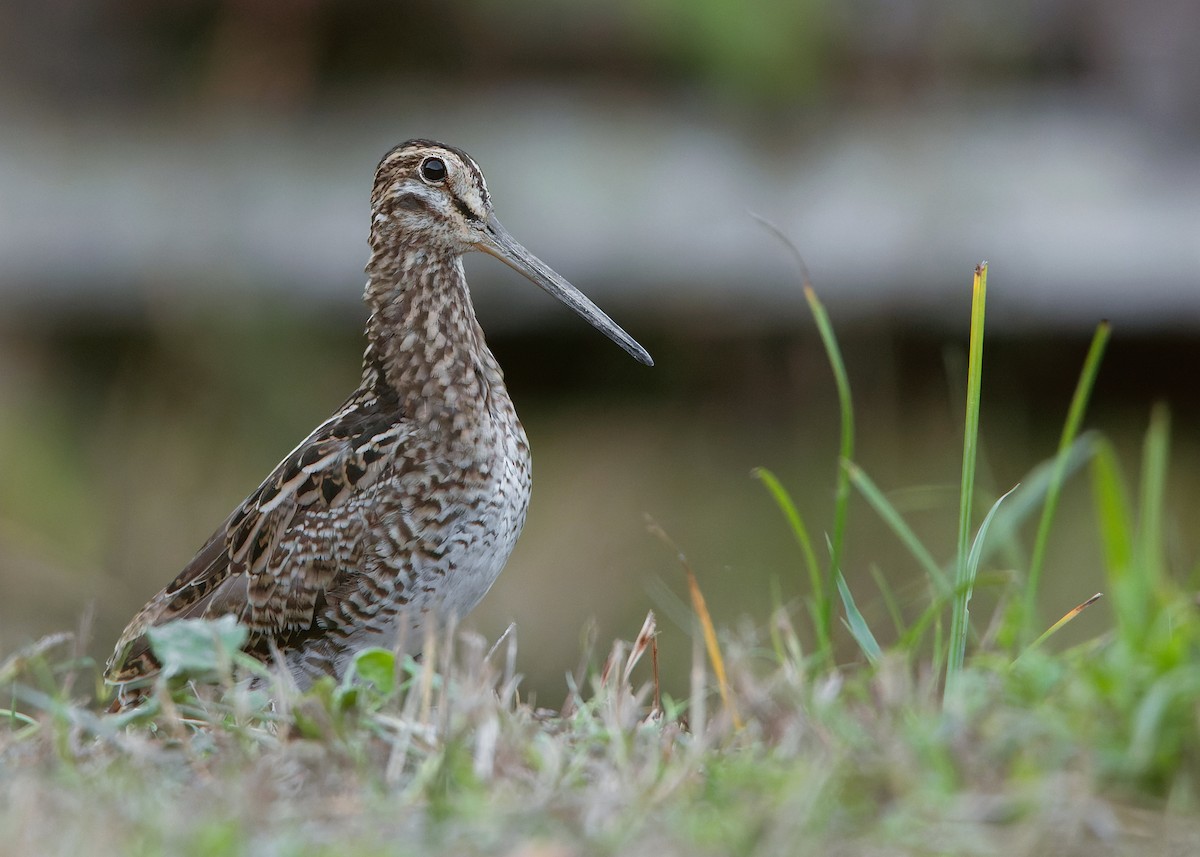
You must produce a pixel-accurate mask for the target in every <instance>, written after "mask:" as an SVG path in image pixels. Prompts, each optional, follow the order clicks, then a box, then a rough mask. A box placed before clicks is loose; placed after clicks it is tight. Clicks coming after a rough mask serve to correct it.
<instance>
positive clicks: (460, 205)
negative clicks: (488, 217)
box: [454, 199, 480, 223]
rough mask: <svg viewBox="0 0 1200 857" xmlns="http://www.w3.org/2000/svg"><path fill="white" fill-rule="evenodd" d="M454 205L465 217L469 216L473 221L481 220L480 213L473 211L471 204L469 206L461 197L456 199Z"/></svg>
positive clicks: (468, 218)
mask: <svg viewBox="0 0 1200 857" xmlns="http://www.w3.org/2000/svg"><path fill="white" fill-rule="evenodd" d="M454 207H455V208H457V209H458V213H459V214H461V215H462V216H463V217H465V218H467V220H470V221H471V222H472V223H478V222H479V220H480V218H479V215H478V214H476V213H475V212H473V211H471V208H470V206H468V205H467V204H466V203H465V202H463V201H462V200H461V199H455V200H454Z"/></svg>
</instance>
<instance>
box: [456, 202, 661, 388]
mask: <svg viewBox="0 0 1200 857" xmlns="http://www.w3.org/2000/svg"><path fill="white" fill-rule="evenodd" d="M481 232H482V236H481V240H480V242H479V245H478V246H479V249H480V250H482V251H483V252H485V253H488V254H490V255H492V256H495V257H496V258H497V259H499V260H500V261H501V262H503V263H504V264H506V265H508V266H509V267H510V268H512V269H513V270H514V271H517V272H518V273H520V274H522V275H523V276H525V277H527V278H528V279H529V280H530V281H531V282H533V283H534V284H536V285H538V286H541V287H542V288H543V289H545V290H546V291H547V292H549V293H550V294H552V295H554V297H556V298H558V299H559V300H560V301H562V302H563V303H565V304H566V305H567V306H569V307H570V308H571V309H573V310H575V312H577V313H579V315H581V316H583V318H584V319H585V320H586V321H587V322H588V323H589V324H591V325H592V327H594V328H596V329H597V330H599V331H600V332H601V333H603V334H604V335H605V336H607V337H608V338H609V339H611V340H612V341H613V342H615V343H617V345H619V346H621V347H622V348H624V349H625V350H626V351H628V352H629V354H630V355H631V356H632V357H633V358H634V359H635V360H637V361H639V362H641V363H645V364H646V365H647V366H653V365H654V360H653V359H652V358H651V357H650V354H649V353H648V352H647V351H646V349H645V348H642V346H641V345H639V344H638V342H637V340H636V339H634V338H633V337H632V336H630V335H629V334H628V333H626V332H625V331H624V330H622V329H621V328H620V326H619V325H618V324H617V323H616V322H615V321H613V320H612V319H611V318H609V317H608V316H607V315H606V314H605V312H604V310H602V309H600V307H598V306H596V305H595V304H594V303H592V302H591V301H590V300H588V298H587V297H586V296H585V295H584V294H583V292H581V291H579V289H577V288H575V287H574V286H572V285H571V284H570V283H568V282H567V281H566V280H564V279H563V278H562V277H560V276H559V275H558V274H556V273H554V271H553V270H551V268H550V266H549V265H547V264H546V263H545V262H543V261H542V260H541V259H539V258H538V257H537V256H534V255H533V254H532V253H530V252H529V251H528V250H526V249H525V248H524V247H522V246H521V244H520V242H519V241H517V239H516V238H513V237H512V236H511V235H509V234H508V230H507V229H505V228H504V227H503V226H501V225H500V221H499V220H497V219H496V218H495V217H494V216H493V217H489V218H488V222H487V224H486V225H485V226H484V227H483V229H482V230H481Z"/></svg>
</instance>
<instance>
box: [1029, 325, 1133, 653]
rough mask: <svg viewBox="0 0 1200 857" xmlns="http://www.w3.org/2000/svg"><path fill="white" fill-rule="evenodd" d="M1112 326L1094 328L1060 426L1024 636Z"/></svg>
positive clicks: (1031, 574) (1035, 550) (1033, 618)
mask: <svg viewBox="0 0 1200 857" xmlns="http://www.w3.org/2000/svg"><path fill="white" fill-rule="evenodd" d="M1111 329H1112V328H1111V326H1110V325H1109V323H1108V322H1107V321H1102V322H1100V324H1099V325H1098V326H1097V327H1096V333H1095V334H1094V335H1093V336H1092V344H1091V346H1090V347H1089V348H1088V353H1087V357H1085V358H1084V361H1083V369H1082V370H1081V371H1080V373H1079V382H1078V383H1077V384H1076V386H1075V395H1074V396H1072V397H1071V406H1070V407H1069V408H1068V409H1067V420H1066V422H1065V423H1064V424H1063V430H1062V436H1061V437H1060V438H1059V441H1058V454H1057V455H1056V456H1055V458H1054V467H1053V470H1052V473H1051V478H1050V484H1049V487H1048V488H1047V491H1046V502H1045V504H1044V505H1043V506H1042V517H1041V519H1040V520H1039V521H1038V528H1037V536H1036V537H1035V539H1034V542H1033V555H1032V556H1031V557H1030V559H1029V574H1028V576H1027V578H1026V584H1025V605H1024V610H1023V614H1024V615H1023V616H1022V621H1023V624H1024V630H1023V632H1022V636H1023V637H1028V635H1029V634H1030V632H1031V630H1032V628H1033V626H1034V624H1036V622H1037V596H1038V586H1039V584H1040V583H1041V577H1042V565H1043V563H1044V562H1045V559H1046V545H1047V543H1048V542H1049V540H1050V527H1051V525H1052V524H1053V522H1054V513H1055V511H1056V510H1057V509H1058V498H1059V495H1060V494H1061V493H1062V486H1063V483H1064V481H1065V480H1066V475H1067V452H1068V450H1069V449H1070V448H1071V446H1072V444H1073V443H1074V442H1075V438H1076V436H1077V435H1078V434H1079V428H1080V426H1081V425H1082V423H1083V416H1084V414H1085V413H1086V412H1087V405H1088V400H1089V399H1090V398H1091V395H1092V388H1093V387H1094V386H1095V383H1096V375H1097V373H1098V372H1099V370H1100V361H1101V359H1102V358H1103V356H1104V349H1105V346H1106V345H1107V344H1108V338H1109V334H1110V332H1111Z"/></svg>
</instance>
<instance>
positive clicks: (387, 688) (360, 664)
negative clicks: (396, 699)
mask: <svg viewBox="0 0 1200 857" xmlns="http://www.w3.org/2000/svg"><path fill="white" fill-rule="evenodd" d="M354 674H355V675H357V676H358V677H359V678H361V679H362V680H363V681H365V682H367V683H368V684H371V685H374V687H375V690H376V691H377V692H378V693H379V694H380V695H381V696H388V695H390V694H391V692H392V691H393V690H395V689H396V655H395V653H394V652H392V651H391V650H390V649H381V648H371V649H363V650H362V651H361V652H359V653H358V654H357V655H355V656H354Z"/></svg>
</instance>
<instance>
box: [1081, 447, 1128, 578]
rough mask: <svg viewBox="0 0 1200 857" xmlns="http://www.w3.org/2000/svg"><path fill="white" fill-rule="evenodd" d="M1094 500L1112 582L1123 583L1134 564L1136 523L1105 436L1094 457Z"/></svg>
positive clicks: (1106, 563) (1126, 490)
mask: <svg viewBox="0 0 1200 857" xmlns="http://www.w3.org/2000/svg"><path fill="white" fill-rule="evenodd" d="M1091 476H1092V500H1093V504H1094V506H1095V509H1096V521H1097V523H1098V526H1099V528H1100V544H1101V547H1102V548H1103V551H1104V563H1105V566H1106V567H1107V569H1108V578H1109V582H1110V583H1120V582H1121V581H1123V580H1124V578H1125V577H1127V576H1128V575H1129V569H1130V567H1131V565H1132V563H1133V541H1134V522H1133V509H1132V506H1131V505H1130V503H1129V489H1128V488H1127V487H1126V485H1125V480H1124V478H1123V477H1122V476H1121V465H1120V462H1118V461H1117V452H1116V450H1115V449H1113V446H1112V444H1111V443H1109V442H1108V441H1107V440H1105V439H1103V438H1101V439H1100V440H1099V441H1097V443H1096V454H1095V456H1094V457H1093V458H1092V466H1091Z"/></svg>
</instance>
